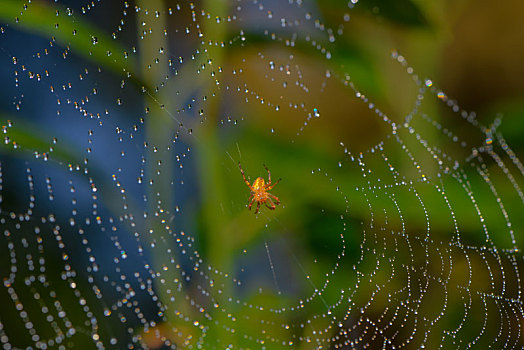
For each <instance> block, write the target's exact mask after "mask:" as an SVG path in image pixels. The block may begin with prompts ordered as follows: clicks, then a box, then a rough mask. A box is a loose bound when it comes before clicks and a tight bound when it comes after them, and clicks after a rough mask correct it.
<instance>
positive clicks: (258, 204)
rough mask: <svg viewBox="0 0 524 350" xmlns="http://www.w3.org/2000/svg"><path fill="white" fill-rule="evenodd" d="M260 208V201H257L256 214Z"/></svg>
mask: <svg viewBox="0 0 524 350" xmlns="http://www.w3.org/2000/svg"><path fill="white" fill-rule="evenodd" d="M259 210H260V202H257V210H255V214H257V213H258V211H259Z"/></svg>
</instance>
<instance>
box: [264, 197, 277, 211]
mask: <svg viewBox="0 0 524 350" xmlns="http://www.w3.org/2000/svg"><path fill="white" fill-rule="evenodd" d="M268 202H269V204H271V206H270V205H269V204H268ZM266 207H268V208H269V209H271V210H274V209H275V208H276V206H275V203H273V201H272V200H271V198H268V199H267V202H266Z"/></svg>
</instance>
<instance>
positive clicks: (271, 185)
mask: <svg viewBox="0 0 524 350" xmlns="http://www.w3.org/2000/svg"><path fill="white" fill-rule="evenodd" d="M280 180H282V178H280V179H278V180H277V182H275V183H274V184H271V180H270V181H269V183H268V184H267V187H266V191H269V190H271V189H273V187H275V186H276V184H277V183H279V182H280Z"/></svg>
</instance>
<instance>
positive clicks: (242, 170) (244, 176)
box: [238, 162, 251, 188]
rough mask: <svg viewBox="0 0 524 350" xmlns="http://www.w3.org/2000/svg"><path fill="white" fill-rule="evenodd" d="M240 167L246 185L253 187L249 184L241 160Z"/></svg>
mask: <svg viewBox="0 0 524 350" xmlns="http://www.w3.org/2000/svg"><path fill="white" fill-rule="evenodd" d="M238 167H239V168H240V172H241V173H242V178H243V179H244V182H245V183H246V185H248V187H249V188H251V185H250V184H249V181H247V179H246V175H245V174H244V169H242V166H241V165H240V162H238Z"/></svg>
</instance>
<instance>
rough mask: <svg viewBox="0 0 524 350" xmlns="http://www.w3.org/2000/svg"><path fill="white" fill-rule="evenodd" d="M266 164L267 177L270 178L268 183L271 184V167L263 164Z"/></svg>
mask: <svg viewBox="0 0 524 350" xmlns="http://www.w3.org/2000/svg"><path fill="white" fill-rule="evenodd" d="M262 165H263V166H264V168H265V169H266V170H267V178H268V182H267V184H268V185H271V171H269V169H268V168H267V166H266V165H265V164H262Z"/></svg>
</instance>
